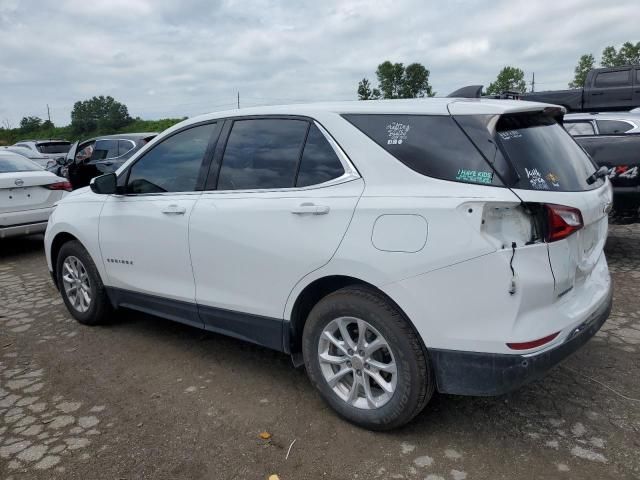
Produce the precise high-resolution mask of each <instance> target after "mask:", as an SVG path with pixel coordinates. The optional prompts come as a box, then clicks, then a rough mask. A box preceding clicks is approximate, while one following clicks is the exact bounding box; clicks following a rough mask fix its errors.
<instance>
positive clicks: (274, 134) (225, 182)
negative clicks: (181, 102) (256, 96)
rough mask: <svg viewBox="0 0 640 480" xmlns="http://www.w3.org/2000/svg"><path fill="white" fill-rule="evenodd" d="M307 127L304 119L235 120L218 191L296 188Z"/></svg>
mask: <svg viewBox="0 0 640 480" xmlns="http://www.w3.org/2000/svg"><path fill="white" fill-rule="evenodd" d="M308 127H309V122H307V121H305V120H288V119H277V118H273V119H256V120H236V121H235V122H233V127H232V128H231V133H230V134H229V139H228V140H227V145H226V147H225V151H224V155H223V156H222V166H221V167H220V176H219V179H218V190H248V189H258V188H289V187H293V186H294V182H295V178H296V169H297V167H298V159H299V158H300V153H301V151H302V145H303V143H304V138H305V135H306V133H307V129H308Z"/></svg>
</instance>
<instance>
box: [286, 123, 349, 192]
mask: <svg viewBox="0 0 640 480" xmlns="http://www.w3.org/2000/svg"><path fill="white" fill-rule="evenodd" d="M343 173H344V168H343V166H342V163H341V162H340V159H339V158H338V156H337V155H336V152H335V151H334V150H333V148H332V147H331V145H330V144H329V142H328V141H327V139H326V138H325V137H324V135H323V134H322V132H321V131H320V129H319V128H318V127H316V126H315V125H313V124H312V125H311V127H310V128H309V134H308V135H307V142H306V143H305V145H304V151H303V153H302V158H301V159H300V168H299V170H298V178H297V179H296V187H308V186H310V185H319V184H321V183H325V182H328V181H329V180H333V179H334V178H338V177H340V176H341V175H342V174H343Z"/></svg>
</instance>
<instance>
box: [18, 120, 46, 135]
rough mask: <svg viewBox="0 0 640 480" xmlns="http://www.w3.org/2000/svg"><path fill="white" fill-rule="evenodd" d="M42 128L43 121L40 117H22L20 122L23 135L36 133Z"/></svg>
mask: <svg viewBox="0 0 640 480" xmlns="http://www.w3.org/2000/svg"><path fill="white" fill-rule="evenodd" d="M41 126H42V119H41V118H40V117H22V120H20V130H22V132H23V133H29V132H35V131H36V130H39V129H40V127H41Z"/></svg>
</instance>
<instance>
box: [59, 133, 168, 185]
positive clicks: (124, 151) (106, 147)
mask: <svg viewBox="0 0 640 480" xmlns="http://www.w3.org/2000/svg"><path fill="white" fill-rule="evenodd" d="M156 135H158V134H157V133H156V132H146V133H123V134H118V135H105V136H103V137H96V138H91V139H89V140H84V141H82V142H76V143H74V144H73V145H72V146H71V148H70V149H69V153H68V154H67V158H66V160H65V162H64V165H65V167H66V169H67V172H66V177H67V178H68V179H69V182H71V185H72V186H73V189H74V190H75V189H77V188H81V187H86V186H87V185H89V182H90V181H91V179H92V178H94V177H97V176H98V175H102V174H103V173H109V172H115V171H116V170H117V169H118V168H119V167H120V165H122V164H123V163H124V162H125V161H126V160H128V159H129V158H130V157H131V156H132V155H133V154H134V153H136V152H137V151H138V150H140V149H141V148H142V147H143V146H145V145H146V144H147V142H149V141H150V140H151V139H152V138H154V137H155V136H156Z"/></svg>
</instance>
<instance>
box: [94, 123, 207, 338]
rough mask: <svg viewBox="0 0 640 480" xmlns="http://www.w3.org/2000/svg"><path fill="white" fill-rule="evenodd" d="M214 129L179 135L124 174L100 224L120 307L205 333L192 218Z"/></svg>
mask: <svg viewBox="0 0 640 480" xmlns="http://www.w3.org/2000/svg"><path fill="white" fill-rule="evenodd" d="M215 132H216V125H215V124H205V125H199V126H196V127H192V128H189V129H187V130H184V131H180V132H178V133H176V134H175V135H172V136H170V137H168V138H167V139H165V140H163V141H162V142H160V143H158V144H157V145H156V146H154V147H153V148H152V149H150V150H149V151H147V152H146V153H145V154H144V155H143V156H142V157H140V158H139V159H137V160H136V161H135V162H134V163H133V164H132V165H131V166H130V167H129V168H127V169H126V170H125V171H124V172H121V174H120V177H123V176H124V178H119V183H121V184H122V187H121V188H123V192H122V195H111V196H109V198H108V199H107V201H106V202H105V204H104V207H103V209H102V213H101V216H100V249H101V252H102V257H103V261H104V264H105V266H106V271H107V276H108V282H109V286H110V287H113V288H115V290H114V293H115V295H118V301H119V303H120V304H121V305H124V306H126V304H127V303H128V302H129V303H132V304H136V306H137V307H138V308H140V307H145V308H143V310H147V311H149V313H157V314H161V315H162V316H165V317H169V318H172V319H174V320H178V321H183V322H185V323H190V324H194V325H197V326H202V322H200V321H199V320H198V315H197V311H196V308H195V285H194V281H193V271H192V269H191V257H190V254H189V217H190V216H191V213H192V211H193V207H194V205H195V203H196V201H197V199H198V197H199V196H200V194H201V192H200V191H198V185H199V182H202V180H203V177H202V170H203V168H202V165H203V161H204V159H205V158H206V155H207V152H208V151H210V148H211V143H212V141H213V140H212V139H213V137H214V133H215Z"/></svg>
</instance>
